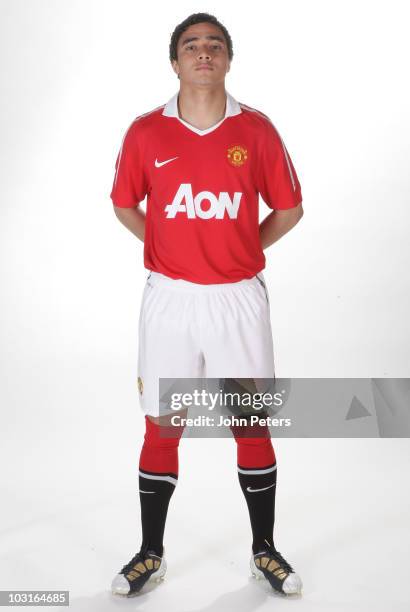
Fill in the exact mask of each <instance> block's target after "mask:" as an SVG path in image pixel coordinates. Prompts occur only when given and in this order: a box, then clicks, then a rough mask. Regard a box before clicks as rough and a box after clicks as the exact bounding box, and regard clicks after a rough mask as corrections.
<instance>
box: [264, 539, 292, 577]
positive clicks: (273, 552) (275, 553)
mask: <svg viewBox="0 0 410 612" xmlns="http://www.w3.org/2000/svg"><path fill="white" fill-rule="evenodd" d="M265 543H266V544H267V546H266V552H268V553H269V555H270V556H271V557H273V558H274V559H275V561H277V562H278V563H280V565H281V567H283V569H284V570H285V571H287V572H288V573H291V572H293V568H292V566H291V565H290V563H288V562H287V561H286V559H284V558H283V557H282V555H281V554H280V552H279V551H277V550H276V548H275V547H274V546H273V544H270V542H268V540H265Z"/></svg>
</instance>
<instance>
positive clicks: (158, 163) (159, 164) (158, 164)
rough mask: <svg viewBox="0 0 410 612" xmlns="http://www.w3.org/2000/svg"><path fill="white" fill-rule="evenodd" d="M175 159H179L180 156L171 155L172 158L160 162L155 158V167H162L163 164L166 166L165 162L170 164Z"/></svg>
mask: <svg viewBox="0 0 410 612" xmlns="http://www.w3.org/2000/svg"><path fill="white" fill-rule="evenodd" d="M175 159H178V157H171V159H166V160H165V161H162V162H159V161H158V160H157V159H156V160H155V167H156V168H161V166H165V164H169V162H172V161H174V160H175Z"/></svg>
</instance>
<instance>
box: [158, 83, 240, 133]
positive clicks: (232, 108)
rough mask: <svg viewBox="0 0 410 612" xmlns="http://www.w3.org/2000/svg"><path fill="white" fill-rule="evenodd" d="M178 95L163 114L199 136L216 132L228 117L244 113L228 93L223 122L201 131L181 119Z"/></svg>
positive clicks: (170, 101)
mask: <svg viewBox="0 0 410 612" xmlns="http://www.w3.org/2000/svg"><path fill="white" fill-rule="evenodd" d="M178 94H179V92H177V93H176V94H175V95H174V96H172V98H171V99H170V100H168V102H167V103H166V104H165V106H164V110H163V111H162V114H163V115H165V117H175V118H176V119H178V120H179V121H180V122H181V123H183V124H184V125H185V126H186V127H187V128H189V129H190V130H192V131H193V132H195V134H199V136H204V135H205V134H209V132H213V131H214V130H216V128H217V127H219V126H220V125H221V123H223V122H224V121H225V119H226V118H227V117H233V116H234V115H239V114H240V113H241V112H242V110H241V107H240V104H239V102H237V101H236V100H235V98H234V97H233V96H231V94H230V93H228V92H226V110H225V117H223V119H221V121H218V123H216V124H215V125H212V126H211V127H210V128H207V129H206V130H199V129H198V128H196V127H194V126H193V125H191V124H190V123H187V122H186V121H184V120H183V119H181V117H180V116H179V113H178Z"/></svg>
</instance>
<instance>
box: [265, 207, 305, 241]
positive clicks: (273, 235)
mask: <svg viewBox="0 0 410 612" xmlns="http://www.w3.org/2000/svg"><path fill="white" fill-rule="evenodd" d="M302 217H303V208H302V203H300V204H299V205H298V206H295V207H293V208H289V209H287V210H273V211H272V212H271V213H270V214H269V215H268V216H267V217H266V218H265V219H264V220H263V221H262V223H261V224H260V225H259V235H260V239H261V245H262V249H267V248H268V247H269V246H270V245H271V244H273V243H274V242H277V240H279V238H282V236H284V235H285V234H287V232H288V231H289V230H291V229H292V227H294V226H295V225H296V224H297V223H298V222H299V221H300V220H301V218H302Z"/></svg>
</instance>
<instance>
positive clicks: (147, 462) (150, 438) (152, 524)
mask: <svg viewBox="0 0 410 612" xmlns="http://www.w3.org/2000/svg"><path fill="white" fill-rule="evenodd" d="M161 421H162V425H161ZM145 423H146V431H145V436H144V444H143V446H142V449H141V454H140V460H139V493H140V505H141V526H142V545H141V548H144V547H145V548H147V549H150V550H153V551H155V553H156V554H157V555H158V556H159V557H162V555H163V538H164V530H165V521H166V518H167V512H168V505H169V501H170V499H171V496H172V494H173V492H174V490H175V487H176V485H177V482H178V446H179V441H180V438H181V436H182V433H183V430H184V428H183V427H179V428H177V427H175V426H173V427H172V437H167V430H166V428H165V425H166V423H164V420H163V418H162V419H160V418H154V417H149V416H146V417H145Z"/></svg>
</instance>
